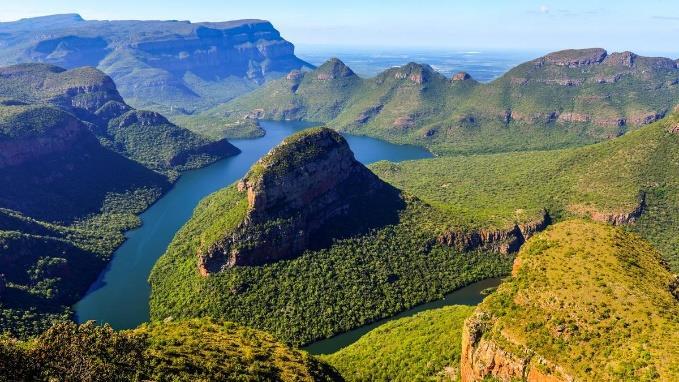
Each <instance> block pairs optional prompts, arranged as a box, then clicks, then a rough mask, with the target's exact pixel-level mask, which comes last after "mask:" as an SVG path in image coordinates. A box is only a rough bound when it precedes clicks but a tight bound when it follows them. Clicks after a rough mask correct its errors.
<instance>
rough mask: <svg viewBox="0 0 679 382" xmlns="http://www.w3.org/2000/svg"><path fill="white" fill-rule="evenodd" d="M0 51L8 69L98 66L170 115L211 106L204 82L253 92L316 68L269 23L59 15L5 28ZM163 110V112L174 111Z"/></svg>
mask: <svg viewBox="0 0 679 382" xmlns="http://www.w3.org/2000/svg"><path fill="white" fill-rule="evenodd" d="M0 52H2V55H0V64H4V65H8V64H15V63H18V62H44V63H50V64H54V65H58V66H61V67H65V68H76V67H82V66H93V67H98V68H100V69H102V70H104V71H105V72H106V73H107V74H109V75H111V77H113V78H114V79H115V81H116V83H117V85H118V87H119V88H120V91H121V93H122V94H123V96H124V97H125V98H126V99H135V100H138V101H139V102H140V104H138V105H137V106H146V107H148V106H149V105H159V104H161V105H163V106H166V107H167V109H170V108H171V107H172V106H176V105H177V104H181V105H182V107H183V108H187V107H188V108H191V107H192V106H194V105H197V104H208V105H209V106H212V101H211V100H208V99H207V98H208V97H205V99H203V98H202V95H203V94H204V92H203V93H201V92H200V91H197V88H195V86H196V84H197V83H202V82H207V83H215V84H218V83H220V82H222V81H223V79H225V78H228V77H230V76H232V77H233V78H239V79H241V81H244V82H245V83H250V87H252V86H253V85H256V84H261V83H263V82H264V81H265V80H266V79H267V78H270V77H272V76H273V77H276V76H284V75H285V74H286V73H288V72H289V71H290V70H293V69H300V68H303V67H309V68H311V67H312V66H311V65H309V64H307V63H306V62H304V61H302V60H300V59H299V58H297V57H296V56H295V54H294V46H293V45H292V44H291V43H290V42H288V41H286V40H284V39H283V38H282V37H281V35H280V33H279V32H278V31H277V30H276V29H275V28H274V27H273V25H271V23H269V22H267V21H263V20H237V21H227V22H210V23H190V22H188V21H90V20H83V19H82V18H81V17H80V16H78V15H67V16H64V15H56V16H48V17H41V18H35V19H24V20H20V21H17V22H7V23H0ZM213 90H215V89H213ZM232 92H233V90H229V89H228V85H225V88H224V89H222V90H216V91H215V92H214V93H213V94H210V96H218V98H219V97H221V99H220V100H221V101H224V100H226V99H229V98H232V97H233V94H232ZM227 93H228V94H231V95H230V96H227ZM199 94H200V95H199ZM182 101H184V102H182ZM160 108H161V106H159V110H156V111H162V112H167V110H164V109H163V110H160Z"/></svg>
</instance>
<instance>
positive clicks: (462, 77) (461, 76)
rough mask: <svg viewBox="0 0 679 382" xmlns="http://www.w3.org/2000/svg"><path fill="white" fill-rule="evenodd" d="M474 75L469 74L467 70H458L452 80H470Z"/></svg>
mask: <svg viewBox="0 0 679 382" xmlns="http://www.w3.org/2000/svg"><path fill="white" fill-rule="evenodd" d="M471 78H472V76H470V75H469V73H467V72H458V73H455V74H454V75H453V77H452V78H451V80H452V81H465V80H470V79H471Z"/></svg>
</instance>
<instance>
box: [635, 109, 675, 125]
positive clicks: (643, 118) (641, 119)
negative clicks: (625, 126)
mask: <svg viewBox="0 0 679 382" xmlns="http://www.w3.org/2000/svg"><path fill="white" fill-rule="evenodd" d="M665 114H666V112H665V111H664V110H661V111H659V112H649V113H635V114H632V115H631V116H630V117H629V118H628V119H627V120H628V122H630V123H631V124H632V125H637V126H638V125H648V124H649V123H653V122H655V121H657V120H659V119H662V118H663V117H665Z"/></svg>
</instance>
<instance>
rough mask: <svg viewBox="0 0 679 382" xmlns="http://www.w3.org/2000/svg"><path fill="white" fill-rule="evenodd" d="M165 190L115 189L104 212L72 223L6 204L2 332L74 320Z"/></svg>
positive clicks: (0, 255) (0, 224)
mask: <svg viewBox="0 0 679 382" xmlns="http://www.w3.org/2000/svg"><path fill="white" fill-rule="evenodd" d="M159 195H160V191H159V190H150V189H148V190H143V189H141V190H138V191H135V192H134V193H129V194H120V195H115V194H110V195H108V196H107V199H106V201H105V203H104V205H103V207H102V208H101V212H100V213H99V214H97V215H92V216H91V217H88V218H86V219H82V220H78V221H76V222H73V223H72V224H68V225H60V224H56V223H50V222H45V221H39V220H35V219H33V218H30V217H27V216H25V215H22V214H20V213H18V212H15V211H11V210H6V209H0V269H2V274H3V281H4V283H3V286H4V288H0V289H3V291H2V292H0V301H1V302H0V332H9V333H11V334H12V335H14V336H18V337H21V338H26V337H29V336H32V335H35V334H38V333H41V332H42V331H44V330H46V329H47V328H49V327H50V326H51V325H52V324H53V323H54V322H56V321H63V320H68V319H69V318H70V316H71V314H72V311H71V305H73V304H75V303H76V302H77V301H78V300H79V299H80V298H81V297H82V296H83V294H84V293H85V292H86V291H87V289H88V288H89V286H90V285H91V284H92V283H93V282H94V280H95V279H96V277H97V275H98V273H99V272H100V271H101V269H102V268H103V267H104V266H105V264H106V262H107V261H108V259H109V258H110V255H111V253H112V252H113V251H114V250H115V249H116V247H118V246H119V245H120V244H122V242H123V240H124V236H123V232H124V231H126V230H129V229H131V228H134V227H135V226H137V225H138V224H139V219H138V218H137V215H136V214H138V213H140V212H141V211H143V210H144V209H145V208H147V207H148V206H149V204H150V203H151V202H153V201H154V200H155V199H157V198H158V196H159Z"/></svg>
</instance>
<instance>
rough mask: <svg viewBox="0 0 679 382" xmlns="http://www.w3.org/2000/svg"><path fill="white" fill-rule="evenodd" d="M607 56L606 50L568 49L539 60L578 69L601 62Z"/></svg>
mask: <svg viewBox="0 0 679 382" xmlns="http://www.w3.org/2000/svg"><path fill="white" fill-rule="evenodd" d="M606 56H607V53H606V50H604V49H601V48H592V49H569V50H562V51H558V52H554V53H550V54H548V55H546V56H544V57H543V58H542V59H541V60H542V62H544V63H547V64H553V65H557V66H568V67H571V68H578V67H581V66H587V65H593V64H598V63H600V62H602V61H603V60H604V59H605V58H606Z"/></svg>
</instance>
